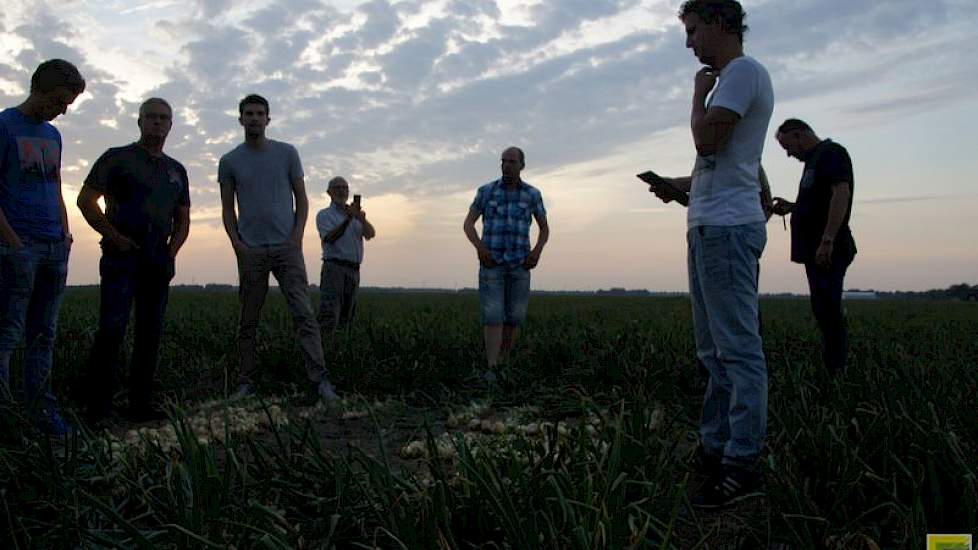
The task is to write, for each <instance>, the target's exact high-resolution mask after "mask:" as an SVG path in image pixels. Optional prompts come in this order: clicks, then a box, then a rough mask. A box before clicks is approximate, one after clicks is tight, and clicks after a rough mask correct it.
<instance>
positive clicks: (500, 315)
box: [479, 265, 530, 327]
mask: <svg viewBox="0 0 978 550" xmlns="http://www.w3.org/2000/svg"><path fill="white" fill-rule="evenodd" d="M529 301H530V272H529V271H527V270H526V269H523V267H521V266H503V265H497V266H495V267H485V266H479V305H480V316H481V318H482V324H483V325H484V326H500V325H507V326H511V327H517V326H520V325H521V324H523V321H525V320H526V307H527V304H528V303H529Z"/></svg>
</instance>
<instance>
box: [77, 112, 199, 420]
mask: <svg viewBox="0 0 978 550" xmlns="http://www.w3.org/2000/svg"><path fill="white" fill-rule="evenodd" d="M136 124H137V126H139V141H137V142H135V143H130V144H129V145H124V146H122V147H113V148H112V149H109V150H108V151H106V152H105V153H103V154H102V156H100V157H99V158H98V160H96V161H95V164H94V165H92V169H91V171H90V172H89V173H88V177H87V178H85V185H84V186H83V187H82V189H81V192H80V193H79V194H78V208H79V210H81V212H82V215H84V216H85V220H86V221H87V222H88V223H89V225H91V226H92V228H93V229H95V231H98V233H99V234H100V235H102V242H101V244H102V259H101V261H100V262H99V274H100V275H101V277H102V281H101V284H100V285H99V288H100V299H99V328H98V332H96V333H95V343H94V344H93V345H92V352H91V356H90V358H89V367H88V372H89V376H88V382H89V384H90V385H91V388H90V390H89V391H88V392H87V398H88V419H89V421H90V422H98V421H99V420H101V419H103V418H104V417H105V416H106V415H108V414H109V412H111V410H112V396H113V394H114V393H115V387H116V378H117V373H118V371H119V364H118V363H119V352H120V351H121V347H122V341H123V339H124V338H125V335H126V326H127V325H128V324H129V315H130V311H131V310H132V309H133V303H135V311H136V321H135V327H134V330H133V336H134V338H133V349H132V361H131V362H130V367H129V409H128V411H127V415H126V416H127V417H128V418H129V419H130V420H132V421H135V422H141V421H146V420H158V419H162V418H164V417H165V415H164V414H163V411H162V410H161V409H160V407H159V406H158V403H155V402H154V396H153V373H154V372H155V370H156V364H157V359H158V356H159V348H160V339H161V337H162V335H163V316H164V313H165V312H166V303H167V299H168V296H169V288H170V280H171V279H172V278H173V275H174V273H175V260H176V256H177V252H179V250H180V248H181V247H182V246H183V243H184V242H185V241H186V240H187V235H188V233H189V231H190V184H189V181H188V179H187V170H186V169H184V167H183V165H182V164H180V163H179V162H177V161H176V160H175V159H173V158H171V157H170V156H168V155H167V154H166V153H164V152H163V145H164V143H166V137H167V135H169V133H170V128H171V127H172V126H173V109H172V108H171V107H170V104H169V103H167V101H166V100H164V99H161V98H158V97H154V98H150V99H147V100H146V101H144V102H143V104H142V105H140V107H139V117H138V118H137V119H136ZM103 197H104V199H105V211H104V212H103V211H102V208H101V207H100V206H99V204H98V200H99V199H100V198H103Z"/></svg>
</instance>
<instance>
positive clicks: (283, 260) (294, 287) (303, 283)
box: [272, 245, 326, 382]
mask: <svg viewBox="0 0 978 550" xmlns="http://www.w3.org/2000/svg"><path fill="white" fill-rule="evenodd" d="M272 274H273V275H275V279H276V280H277V281H278V285H279V288H280V289H281V290H282V294H283V295H284V296H285V301H286V303H287V304H288V306H289V311H290V312H291V313H292V319H293V321H294V322H295V333H296V339H297V340H298V342H299V349H300V350H301V352H302V357H303V360H304V362H305V365H306V376H308V378H309V380H311V381H313V382H319V381H320V380H322V379H323V378H325V377H326V359H325V358H324V356H323V342H322V335H321V333H320V332H319V323H317V322H316V315H315V314H314V313H313V311H312V302H311V301H310V300H309V279H308V277H307V275H306V264H305V261H304V260H303V258H302V249H300V248H299V247H297V246H293V245H289V246H286V247H283V248H281V249H276V250H275V252H274V263H273V265H272Z"/></svg>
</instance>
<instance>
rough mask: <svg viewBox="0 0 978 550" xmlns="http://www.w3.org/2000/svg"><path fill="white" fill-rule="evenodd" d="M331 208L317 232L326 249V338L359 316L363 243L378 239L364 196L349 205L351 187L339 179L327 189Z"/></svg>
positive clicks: (320, 216) (322, 314) (322, 286)
mask: <svg viewBox="0 0 978 550" xmlns="http://www.w3.org/2000/svg"><path fill="white" fill-rule="evenodd" d="M326 192H327V193H328V194H329V198H330V204H329V208H323V209H322V210H320V211H319V213H317V214H316V229H318V230H319V240H320V242H321V243H322V245H323V269H322V273H321V275H320V279H319V295H320V300H319V326H320V329H321V330H322V331H323V333H325V334H333V333H335V331H336V329H338V328H345V327H348V326H349V325H350V323H351V322H352V321H353V317H354V315H355V314H356V306H357V290H358V289H359V288H360V264H361V263H363V241H364V239H366V240H368V241H369V240H370V239H372V238H374V237H375V236H376V235H377V232H376V230H374V226H373V225H371V223H370V222H369V221H367V214H366V212H364V211H363V209H361V208H360V195H353V204H347V203H346V201H347V198H349V196H350V184H349V183H347V181H346V179H344V178H342V177H340V176H337V177H335V178H333V179H331V180H329V183H328V184H327V186H326Z"/></svg>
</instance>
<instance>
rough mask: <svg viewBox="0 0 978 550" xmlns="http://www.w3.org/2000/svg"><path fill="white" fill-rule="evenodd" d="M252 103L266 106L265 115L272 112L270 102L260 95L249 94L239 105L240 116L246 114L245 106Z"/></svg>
mask: <svg viewBox="0 0 978 550" xmlns="http://www.w3.org/2000/svg"><path fill="white" fill-rule="evenodd" d="M250 103H258V104H259V105H264V106H265V114H266V115H267V114H269V113H270V112H271V111H270V110H269V108H268V100H267V99H265V98H264V97H262V96H260V95H258V94H248V95H246V96H245V98H244V99H242V100H241V101H240V102H239V103H238V114H239V115H243V114H244V106H245V105H248V104H250Z"/></svg>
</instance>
